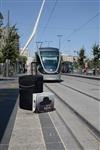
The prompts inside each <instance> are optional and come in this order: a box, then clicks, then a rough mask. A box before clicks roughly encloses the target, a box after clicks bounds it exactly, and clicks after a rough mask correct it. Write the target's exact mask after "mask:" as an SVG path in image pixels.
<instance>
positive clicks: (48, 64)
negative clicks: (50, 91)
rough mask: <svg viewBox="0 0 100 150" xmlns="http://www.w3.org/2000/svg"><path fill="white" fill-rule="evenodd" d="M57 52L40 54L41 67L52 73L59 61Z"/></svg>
mask: <svg viewBox="0 0 100 150" xmlns="http://www.w3.org/2000/svg"><path fill="white" fill-rule="evenodd" d="M57 54H58V53H57V52H46V53H45V52H42V53H41V59H42V63H43V66H44V68H45V69H46V70H48V71H50V72H52V71H56V69H57V66H58V61H59V56H58V55H57Z"/></svg>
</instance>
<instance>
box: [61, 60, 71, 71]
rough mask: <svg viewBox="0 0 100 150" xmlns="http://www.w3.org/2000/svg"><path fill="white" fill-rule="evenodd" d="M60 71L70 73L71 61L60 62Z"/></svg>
mask: <svg viewBox="0 0 100 150" xmlns="http://www.w3.org/2000/svg"><path fill="white" fill-rule="evenodd" d="M61 66H62V67H61V72H62V73H70V72H72V71H73V64H72V62H69V61H66V62H62V65H61Z"/></svg>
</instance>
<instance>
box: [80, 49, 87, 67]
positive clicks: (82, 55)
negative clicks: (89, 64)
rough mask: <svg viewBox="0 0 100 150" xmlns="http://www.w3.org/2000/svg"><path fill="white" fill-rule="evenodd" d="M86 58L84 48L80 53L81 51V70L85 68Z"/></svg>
mask: <svg viewBox="0 0 100 150" xmlns="http://www.w3.org/2000/svg"><path fill="white" fill-rule="evenodd" d="M85 58H86V56H85V50H84V48H81V49H80V51H79V58H78V64H79V66H80V68H81V69H83V68H84V59H85Z"/></svg>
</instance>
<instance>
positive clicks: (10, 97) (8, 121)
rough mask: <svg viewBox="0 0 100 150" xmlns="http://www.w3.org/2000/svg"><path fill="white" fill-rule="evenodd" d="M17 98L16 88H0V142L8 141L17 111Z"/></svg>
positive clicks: (6, 142)
mask: <svg viewBox="0 0 100 150" xmlns="http://www.w3.org/2000/svg"><path fill="white" fill-rule="evenodd" d="M17 98H18V89H17V88H15V89H14V88H12V89H0V144H4V145H6V144H8V143H9V140H10V136H11V132H12V129H13V125H14V121H15V117H16V112H17ZM13 110H14V111H13Z"/></svg>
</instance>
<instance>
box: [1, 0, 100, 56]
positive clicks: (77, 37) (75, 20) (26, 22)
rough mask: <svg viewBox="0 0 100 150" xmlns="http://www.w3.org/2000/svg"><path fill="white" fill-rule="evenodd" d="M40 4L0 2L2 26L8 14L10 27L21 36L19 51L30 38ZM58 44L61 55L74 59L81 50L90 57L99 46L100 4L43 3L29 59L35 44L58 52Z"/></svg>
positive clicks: (81, 0) (86, 0)
mask: <svg viewBox="0 0 100 150" xmlns="http://www.w3.org/2000/svg"><path fill="white" fill-rule="evenodd" d="M41 4H42V0H0V12H2V14H3V16H4V24H5V25H6V24H7V12H8V10H9V12H10V25H15V24H16V28H17V29H18V33H19V35H20V48H23V47H24V46H25V44H26V42H27V41H28V39H29V37H30V35H31V34H32V31H33V28H34V25H35V22H36V19H37V16H38V13H39V10H40V7H41ZM58 35H61V36H60V37H59V36H58ZM59 41H60V50H61V52H62V53H65V54H68V55H77V52H78V51H79V50H80V49H81V48H84V49H85V54H86V56H87V57H91V56H92V47H93V45H94V44H95V43H97V44H100V0H46V2H45V5H44V9H43V11H42V16H41V18H40V22H39V25H38V29H37V32H36V35H35V38H34V39H33V40H32V41H31V43H30V44H29V45H28V49H29V55H30V56H33V55H34V52H35V51H36V50H37V45H36V43H37V42H43V43H42V47H46V46H50V47H57V48H59ZM38 46H40V45H39V44H38Z"/></svg>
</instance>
